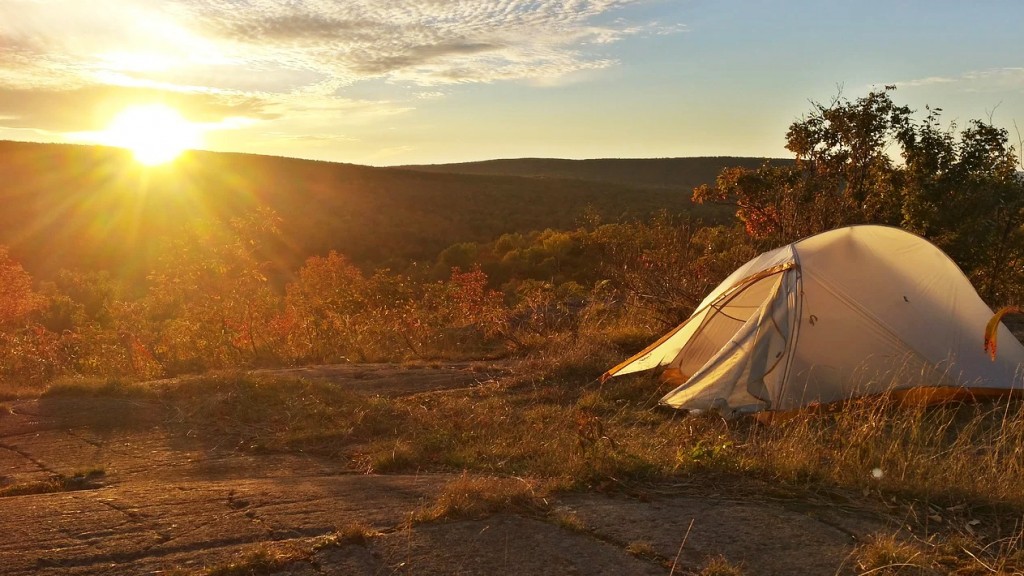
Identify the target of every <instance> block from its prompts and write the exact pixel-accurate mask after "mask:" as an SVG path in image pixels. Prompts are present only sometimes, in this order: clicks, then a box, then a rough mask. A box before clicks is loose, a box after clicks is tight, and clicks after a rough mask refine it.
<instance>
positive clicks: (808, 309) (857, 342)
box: [603, 226, 1024, 414]
mask: <svg viewBox="0 0 1024 576" xmlns="http://www.w3.org/2000/svg"><path fill="white" fill-rule="evenodd" d="M991 317H992V310H991V309H990V308H989V307H988V306H987V305H986V304H985V303H984V302H983V301H982V300H981V297H979V296H978V293H977V292H976V291H975V290H974V288H973V287H972V286H971V283H970V281H969V280H968V279H967V277H966V276H965V275H964V274H963V272H961V271H960V269H959V268H958V267H957V266H956V264H954V263H953V261H952V260H950V258H949V257H948V256H946V255H945V254H944V253H943V252H942V251H941V250H939V249H938V248H936V247H935V246H934V245H932V244H931V243H929V242H928V241H927V240H924V239H923V238H920V237H918V236H915V235H914V234H911V233H908V232H905V231H903V230H899V229H896V228H889V227H885V226H851V227H847V228H840V229H837V230H832V231H830V232H825V233H822V234H818V235H816V236H811V237H809V238H805V239H803V240H799V241H797V242H794V243H792V244H789V245H788V246H783V247H781V248H778V249H776V250H772V251H770V252H766V253H764V254H761V255H760V256H758V257H756V258H754V259H753V260H751V261H749V262H747V263H746V264H744V265H743V266H741V267H740V268H739V269H738V270H736V271H735V272H733V273H732V275H730V276H729V277H728V278H726V279H725V281H724V282H722V283H721V284H719V285H718V287H717V288H715V289H714V290H713V291H712V292H711V293H710V294H708V296H707V297H706V298H705V299H704V301H703V302H701V303H700V305H699V306H698V307H697V309H696V311H695V312H694V313H693V314H692V315H691V316H690V318H689V319H687V320H686V321H685V322H683V323H682V324H680V325H679V326H677V327H676V328H675V329H674V330H672V331H670V332H669V333H668V334H666V335H664V336H663V337H662V338H660V339H659V340H658V341H656V342H654V343H653V344H651V345H650V346H648V347H647V348H646V349H644V350H643V351H641V352H640V353H638V354H637V355H635V356H633V357H632V358H630V359H628V360H626V361H625V362H623V363H622V364H619V365H618V366H616V367H615V368H612V369H611V370H609V371H608V372H606V373H605V375H604V376H603V379H607V378H610V377H612V376H618V375H621V374H628V373H631V372H638V371H641V370H649V369H652V368H655V367H659V366H664V367H666V370H665V376H666V378H667V379H668V380H670V381H674V382H677V383H679V386H678V387H676V388H675V389H674V390H672V391H671V392H669V393H668V394H666V395H665V396H664V397H663V398H662V399H661V403H662V404H665V405H668V406H672V407H676V408H685V409H689V410H717V411H719V412H722V413H730V414H732V413H747V412H759V411H765V410H769V411H789V410H795V409H799V408H803V407H806V406H809V405H819V404H826V403H830V402H836V401H840V400H846V399H851V398H855V397H859V396H865V395H873V394H879V393H883V392H887V391H890V390H895V391H897V392H898V393H903V394H907V395H913V394H915V393H917V394H921V393H924V395H925V396H926V399H932V400H936V399H945V398H961V397H964V396H979V395H992V394H1000V395H1002V394H1008V393H1010V392H1012V391H1015V390H1017V391H1019V390H1020V388H1021V379H1020V374H1018V370H1019V367H1020V366H1021V365H1022V364H1024V346H1022V345H1021V344H1020V342H1018V341H1017V340H1016V338H1014V337H1013V335H1012V334H1010V332H1009V330H1007V328H1006V327H1005V326H1002V325H1000V326H999V332H998V334H997V337H998V338H999V342H1000V347H999V354H998V356H997V357H996V359H995V360H992V359H990V358H989V356H988V355H987V353H986V351H985V350H984V345H983V336H984V333H985V325H986V323H987V322H988V320H989V318H991Z"/></svg>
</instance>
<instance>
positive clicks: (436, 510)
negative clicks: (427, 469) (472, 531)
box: [412, 474, 547, 523]
mask: <svg viewBox="0 0 1024 576" xmlns="http://www.w3.org/2000/svg"><path fill="white" fill-rule="evenodd" d="M539 490H540V487H539V486H538V485H537V483H535V482H530V481H528V480H524V479H522V478H499V477H494V476H473V475H469V474H462V475H461V476H459V477H458V478H456V479H454V480H452V481H451V482H449V483H448V484H447V485H445V486H444V488H443V489H442V490H441V493H440V494H439V495H438V496H437V499H436V501H435V502H434V503H433V504H432V505H431V506H428V507H426V508H424V509H422V510H420V511H419V512H417V513H415V514H414V515H413V518H412V520H413V522H414V523H416V522H432V521H435V520H441V519H455V518H465V519H479V518H484V517H487V516H489V515H491V514H494V513H496V512H512V513H525V514H530V515H534V514H537V513H538V512H542V511H543V510H545V509H546V508H547V504H546V502H545V501H544V499H543V497H542V496H541V494H540V493H539Z"/></svg>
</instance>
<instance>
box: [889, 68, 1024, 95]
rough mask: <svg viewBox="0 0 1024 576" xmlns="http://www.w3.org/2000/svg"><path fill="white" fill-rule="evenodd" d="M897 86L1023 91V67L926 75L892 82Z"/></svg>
mask: <svg viewBox="0 0 1024 576" xmlns="http://www.w3.org/2000/svg"><path fill="white" fill-rule="evenodd" d="M893 84H895V86H897V87H898V88H919V87H922V86H935V85H957V86H958V87H959V88H961V89H963V90H970V91H988V90H1020V91H1024V68H1022V67H1006V68H989V69H986V70H973V71H970V72H965V73H963V74H959V75H956V76H928V77H925V78H915V79H911V80H903V81H899V82H895V83H893Z"/></svg>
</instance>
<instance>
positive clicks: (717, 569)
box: [694, 556, 743, 576]
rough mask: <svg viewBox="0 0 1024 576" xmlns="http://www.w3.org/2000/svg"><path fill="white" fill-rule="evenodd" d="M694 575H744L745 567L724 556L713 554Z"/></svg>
mask: <svg viewBox="0 0 1024 576" xmlns="http://www.w3.org/2000/svg"><path fill="white" fill-rule="evenodd" d="M694 576H743V567H742V566H740V565H738V564H733V563H732V562H729V561H728V560H727V559H726V558H725V557H724V556H712V557H710V558H708V559H706V560H705V561H704V565H703V566H702V567H701V569H700V570H699V571H698V572H696V573H695V575H694Z"/></svg>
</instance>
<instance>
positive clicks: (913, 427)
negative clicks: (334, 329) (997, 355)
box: [41, 335, 1024, 573]
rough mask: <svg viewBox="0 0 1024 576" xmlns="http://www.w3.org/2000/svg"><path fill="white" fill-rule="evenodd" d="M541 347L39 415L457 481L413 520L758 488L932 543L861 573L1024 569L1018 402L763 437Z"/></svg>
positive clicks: (879, 405)
mask: <svg viewBox="0 0 1024 576" xmlns="http://www.w3.org/2000/svg"><path fill="white" fill-rule="evenodd" d="M602 342H603V343H602ZM552 346H553V347H552V348H551V349H548V350H547V351H545V352H544V353H543V354H539V355H537V356H534V357H531V358H530V359H528V360H526V361H524V362H523V363H521V364H519V365H517V366H515V367H514V368H513V373H514V374H517V376H514V377H512V378H510V379H506V380H505V381H503V382H502V383H501V384H499V385H495V386H487V387H478V388H474V389H471V390H459V391H449V392H437V393H431V394H426V395H419V396H415V397H406V398H395V399H389V398H379V397H368V396H360V395H356V394H353V393H349V392H346V391H344V390H343V389H341V388H340V387H339V386H335V385H329V384H322V383H316V382H307V381H302V380H289V379H280V378H270V377H253V376H245V375H239V374H224V375H219V376H211V377H205V378H199V379H192V380H183V381H178V382H166V383H162V384H151V385H136V384H127V383H122V382H65V383H61V384H59V385H57V386H54V387H53V388H51V389H50V390H49V391H47V392H46V393H45V394H44V396H43V399H42V400H59V399H60V398H64V397H68V396H69V395H70V396H73V395H78V396H82V397H88V398H95V397H97V396H107V397H112V398H118V399H120V400H124V401H126V402H135V403H138V402H143V401H145V402H148V403H152V404H154V405H158V406H160V407H161V410H162V411H163V412H162V414H163V417H164V419H165V420H164V421H165V424H166V425H167V426H168V427H169V428H171V429H173V430H176V431H178V432H180V433H183V434H190V435H192V436H200V437H202V436H207V437H210V438H215V439H217V440H218V441H219V442H221V441H223V440H224V439H227V440H228V441H229V442H231V443H232V445H235V446H237V447H238V449H242V450H262V451H291V450H303V451H304V452H306V453H315V454H319V455H321V456H326V457H333V458H339V459H343V460H345V461H347V462H352V463H353V466H354V467H355V468H356V469H358V470H360V471H364V472H377V473H398V472H416V471H447V472H452V471H465V473H464V474H463V475H462V476H460V477H459V478H458V479H457V480H456V481H455V482H453V483H452V484H451V485H450V486H448V487H447V488H446V489H445V490H444V491H443V493H442V494H441V495H440V496H439V498H438V500H437V501H436V502H434V503H432V504H431V505H430V506H427V507H426V508H424V509H422V510H420V511H419V512H418V513H417V514H416V515H415V516H414V518H413V521H416V522H426V521H432V520H439V519H444V518H453V517H457V518H464V517H468V518H477V517H480V516H485V515H487V514H492V513H494V512H496V511H510V512H517V513H527V514H534V515H542V516H545V517H547V518H550V519H551V520H552V521H554V522H556V523H560V525H562V524H564V525H566V526H567V527H571V526H573V525H574V523H573V520H572V518H570V517H564V518H563V517H561V516H559V515H558V514H557V513H554V512H552V513H548V511H547V510H546V504H545V503H544V500H543V494H544V493H546V492H548V491H552V490H563V489H592V490H593V489H596V490H601V491H606V490H623V489H624V490H629V489H630V487H631V486H635V485H637V484H643V483H647V482H659V481H664V480H670V481H676V480H678V479H679V478H685V477H688V476H697V475H699V476H700V477H701V478H702V480H703V481H709V480H710V481H713V479H715V478H718V479H720V480H727V479H729V478H737V477H747V478H750V477H752V478H756V479H758V480H761V481H765V483H766V485H768V486H776V487H781V488H783V489H785V490H788V491H789V492H790V493H796V494H800V493H803V494H806V495H808V496H814V495H815V494H820V493H822V492H826V493H830V492H833V491H835V492H841V493H843V494H863V495H864V496H865V498H867V499H868V500H870V501H873V502H876V503H881V502H883V501H884V502H885V503H886V505H888V506H890V507H894V508H897V509H898V510H899V514H901V515H902V519H903V520H905V523H906V524H908V525H910V526H911V527H912V528H914V529H915V530H918V531H919V534H921V535H922V537H926V538H925V539H924V540H922V541H921V542H925V543H926V544H921V543H920V542H919V543H918V545H916V548H914V549H915V550H917V551H919V553H920V555H919V556H917V557H914V558H913V559H910V560H908V557H906V556H904V557H902V558H903V560H899V558H900V556H898V555H899V554H901V553H902V551H904V550H903V548H900V547H899V546H898V545H897V543H898V542H897V540H899V539H897V540H892V541H891V542H890V541H887V540H885V536H886V535H885V534H882V535H880V536H879V538H878V539H876V540H875V541H872V543H870V545H869V546H868V545H866V546H865V547H864V548H863V549H862V550H861V551H860V552H859V556H858V557H857V559H856V562H857V564H858V566H871V567H870V568H864V570H865V571H866V570H876V572H879V573H880V572H882V571H883V570H890V569H891V568H894V567H893V566H890V567H889V568H883V567H885V566H888V565H894V564H907V565H910V564H913V565H915V566H919V567H925V568H922V569H934V568H933V567H934V566H939V567H942V568H941V570H945V569H947V568H949V567H950V566H954V567H962V566H968V565H973V566H975V567H979V566H990V567H994V568H995V569H997V570H1002V569H1004V568H1006V569H1017V568H1018V567H1020V566H1021V564H1022V558H1024V547H1022V541H1021V540H1022V539H1021V538H1020V536H1019V535H1020V530H1021V526H1020V524H1019V520H1020V519H1021V518H1022V516H1024V491H1022V490H1021V489H1020V479H1021V478H1024V403H1022V402H1017V401H1000V402H994V403H978V404H956V405H946V406H941V407H921V406H905V405H898V404H895V403H893V402H890V401H889V400H888V399H887V398H885V397H881V398H872V399H867V400H861V401H856V402H851V403H849V404H847V405H846V406H844V407H843V408H842V410H839V411H836V412H832V413H822V414H806V415H803V416H800V417H797V418H794V419H791V420H789V421H786V422H781V423H778V424H775V425H772V426H764V425H761V424H758V423H756V422H753V421H749V420H742V419H741V420H736V421H725V420H722V419H721V418H717V417H714V416H701V417H686V416H684V415H682V414H681V413H679V412H677V411H671V410H666V409H661V408H658V407H657V400H658V399H659V398H660V396H661V395H662V394H663V393H664V392H665V389H664V388H663V387H662V386H661V384H659V382H658V381H657V379H656V378H655V377H652V376H646V375H639V376H627V377H622V378H616V379H613V380H611V381H609V382H607V383H605V384H604V385H600V384H597V383H596V382H595V381H594V380H593V378H594V377H595V376H596V375H597V374H598V373H599V372H598V370H599V369H598V366H600V367H601V368H600V369H603V368H606V367H607V366H609V365H611V361H610V360H609V357H613V356H617V355H618V352H617V351H616V350H615V347H614V345H613V344H612V343H609V342H607V341H602V340H600V339H588V338H587V336H586V335H580V336H579V338H577V339H576V340H571V339H568V338H566V339H562V340H558V341H557V342H555V344H553V345H552ZM557 346H561V347H562V348H561V353H559V352H558V351H557V350H556V349H555V348H557ZM42 400H41V401H42ZM133 410H135V411H137V409H135V408H133ZM108 416H110V415H108ZM110 417H111V418H112V417H113V416H110ZM901 538H902V537H901ZM903 540H905V538H904V539H903ZM903 540H899V541H903ZM887 542H888V544H887ZM887 546H888V548H887ZM886 549H888V551H889V552H886ZM886 553H889V554H890V557H891V559H890V560H888V561H886V560H885V558H886V556H885V554H886ZM893 558H895V559H896V560H893ZM951 558H956V559H958V560H955V561H954V560H951ZM975 558H976V559H975ZM972 563H973V564H972ZM1007 567H1008V568H1007ZM903 568H904V569H910V568H911V567H910V566H904V567H903ZM715 569H716V570H718V568H715ZM915 569H916V568H915ZM979 570H984V569H983V568H979ZM720 573H728V572H720Z"/></svg>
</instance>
